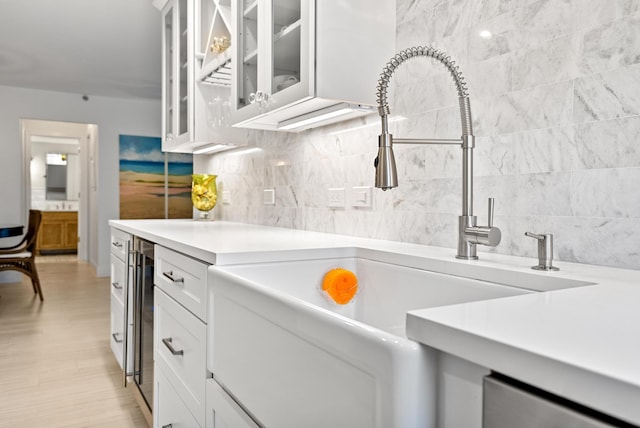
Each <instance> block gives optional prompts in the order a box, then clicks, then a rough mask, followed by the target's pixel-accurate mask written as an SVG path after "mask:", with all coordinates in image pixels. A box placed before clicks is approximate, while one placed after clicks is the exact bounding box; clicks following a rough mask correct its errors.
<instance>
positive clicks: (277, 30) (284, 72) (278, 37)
mask: <svg viewBox="0 0 640 428" xmlns="http://www.w3.org/2000/svg"><path fill="white" fill-rule="evenodd" d="M310 3H311V4H310ZM313 3H314V2H309V1H308V0H240V1H238V2H235V4H234V6H235V8H234V9H233V17H234V20H235V22H236V25H237V27H236V28H237V39H238V43H237V44H236V58H238V60H237V62H236V65H235V67H233V69H234V72H233V76H234V79H235V83H236V84H235V85H233V87H234V94H233V99H234V101H233V102H234V106H233V109H234V117H233V121H234V122H236V123H238V122H242V121H243V120H247V119H250V118H254V117H256V116H259V115H260V114H263V113H267V112H269V111H273V110H275V109H277V108H279V107H282V106H285V105H287V104H290V103H292V102H295V101H297V100H301V99H303V98H306V97H309V96H312V95H313V94H312V93H310V90H311V89H312V88H313V73H312V71H313V67H312V66H311V64H312V58H313V52H314V51H313V38H312V36H311V35H312V34H313V28H312V25H313V8H314V5H313Z"/></svg>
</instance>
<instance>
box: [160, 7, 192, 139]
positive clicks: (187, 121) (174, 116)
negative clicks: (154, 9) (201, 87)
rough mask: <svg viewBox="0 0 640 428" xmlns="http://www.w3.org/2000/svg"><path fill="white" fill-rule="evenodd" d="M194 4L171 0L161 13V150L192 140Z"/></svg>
mask: <svg viewBox="0 0 640 428" xmlns="http://www.w3.org/2000/svg"><path fill="white" fill-rule="evenodd" d="M193 17H194V11H193V1H191V0H170V1H169V2H168V3H167V4H166V6H165V7H164V9H163V11H162V20H163V26H162V32H163V34H162V36H163V37H162V39H163V42H162V64H163V67H162V105H163V118H162V130H163V139H162V150H164V151H173V150H175V149H178V148H179V147H180V146H181V145H182V144H184V143H187V142H189V141H193V140H194V139H195V121H194V120H195V114H194V113H195V106H194V93H193V92H194V91H193V89H194V85H193V70H194V67H195V56H194V52H193V32H192V31H189V28H192V27H193Z"/></svg>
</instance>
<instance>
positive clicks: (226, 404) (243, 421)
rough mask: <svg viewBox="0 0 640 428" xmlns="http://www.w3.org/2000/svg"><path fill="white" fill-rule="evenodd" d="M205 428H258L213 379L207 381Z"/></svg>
mask: <svg viewBox="0 0 640 428" xmlns="http://www.w3.org/2000/svg"><path fill="white" fill-rule="evenodd" d="M206 427H207V428H259V426H258V425H257V424H256V423H255V422H254V421H253V419H251V417H249V415H247V413H246V412H245V411H244V410H242V408H240V406H238V404H237V403H236V402H235V401H234V399H233V398H231V396H229V394H227V393H226V392H225V390H224V389H222V388H221V387H220V385H218V382H216V381H215V380H214V379H209V380H207V425H206Z"/></svg>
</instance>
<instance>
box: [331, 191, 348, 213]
mask: <svg viewBox="0 0 640 428" xmlns="http://www.w3.org/2000/svg"><path fill="white" fill-rule="evenodd" d="M344 203H345V197H344V187H332V188H329V208H344Z"/></svg>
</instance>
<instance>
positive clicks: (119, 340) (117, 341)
mask: <svg viewBox="0 0 640 428" xmlns="http://www.w3.org/2000/svg"><path fill="white" fill-rule="evenodd" d="M119 334H120V333H113V334H112V335H111V336H112V337H113V340H115V341H116V343H122V339H118V335H119Z"/></svg>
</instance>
